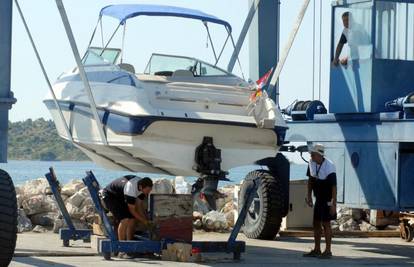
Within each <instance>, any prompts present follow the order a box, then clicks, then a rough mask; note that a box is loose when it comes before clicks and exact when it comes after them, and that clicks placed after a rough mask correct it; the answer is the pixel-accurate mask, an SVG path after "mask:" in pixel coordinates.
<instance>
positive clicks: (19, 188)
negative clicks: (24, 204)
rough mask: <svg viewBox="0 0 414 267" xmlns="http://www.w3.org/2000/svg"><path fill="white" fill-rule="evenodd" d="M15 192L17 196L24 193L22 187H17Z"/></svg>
mask: <svg viewBox="0 0 414 267" xmlns="http://www.w3.org/2000/svg"><path fill="white" fill-rule="evenodd" d="M14 190H15V191H16V195H23V193H24V191H23V188H22V187H21V186H15V187H14Z"/></svg>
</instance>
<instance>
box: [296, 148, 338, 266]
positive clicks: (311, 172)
mask: <svg viewBox="0 0 414 267" xmlns="http://www.w3.org/2000/svg"><path fill="white" fill-rule="evenodd" d="M310 154H311V160H310V162H309V166H308V171H307V176H308V177H309V180H308V194H307V197H306V202H307V204H308V205H309V206H310V207H313V208H314V209H313V231H314V237H315V247H314V249H313V250H311V251H310V252H309V253H306V254H304V255H303V256H305V257H318V258H322V259H329V258H331V257H332V251H331V243H332V229H331V221H332V220H336V194H337V192H336V170H335V165H334V164H333V162H332V161H330V160H329V159H327V158H325V147H324V146H323V145H321V144H316V145H315V146H313V147H312V148H311V150H310ZM312 192H313V194H314V196H315V198H316V201H315V205H314V204H313V201H312ZM322 227H323V230H324V234H325V243H326V249H325V251H324V252H323V253H322V252H321V236H322Z"/></svg>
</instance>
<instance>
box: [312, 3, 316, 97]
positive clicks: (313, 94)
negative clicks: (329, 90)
mask: <svg viewBox="0 0 414 267" xmlns="http://www.w3.org/2000/svg"><path fill="white" fill-rule="evenodd" d="M312 32H313V40H312V50H313V53H312V101H313V100H315V63H316V58H315V48H316V45H315V43H316V0H313V29H312Z"/></svg>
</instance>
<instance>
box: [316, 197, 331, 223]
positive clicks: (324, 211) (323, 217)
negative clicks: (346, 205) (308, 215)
mask: <svg viewBox="0 0 414 267" xmlns="http://www.w3.org/2000/svg"><path fill="white" fill-rule="evenodd" d="M313 220H314V221H319V222H330V221H333V220H336V212H335V214H334V215H331V212H330V207H329V206H328V203H327V202H316V203H315V207H314V208H313Z"/></svg>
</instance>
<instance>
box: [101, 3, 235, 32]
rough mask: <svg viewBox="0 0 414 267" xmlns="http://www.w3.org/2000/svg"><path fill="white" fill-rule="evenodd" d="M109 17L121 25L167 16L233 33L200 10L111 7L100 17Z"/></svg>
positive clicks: (219, 20)
mask: <svg viewBox="0 0 414 267" xmlns="http://www.w3.org/2000/svg"><path fill="white" fill-rule="evenodd" d="M103 16H109V17H113V18H116V19H118V20H119V22H120V24H122V25H123V24H125V22H126V21H127V20H128V19H130V18H134V17H137V16H157V17H160V16H166V17H180V18H189V19H197V20H201V21H203V22H211V23H215V24H221V25H223V26H225V27H226V28H228V29H229V30H230V31H231V25H230V23H228V22H227V21H225V20H222V19H219V18H217V17H215V16H213V15H209V14H206V13H204V12H201V11H199V10H195V9H189V8H182V7H175V6H161V5H142V4H132V5H110V6H106V7H104V8H102V10H101V12H100V14H99V17H103Z"/></svg>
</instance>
